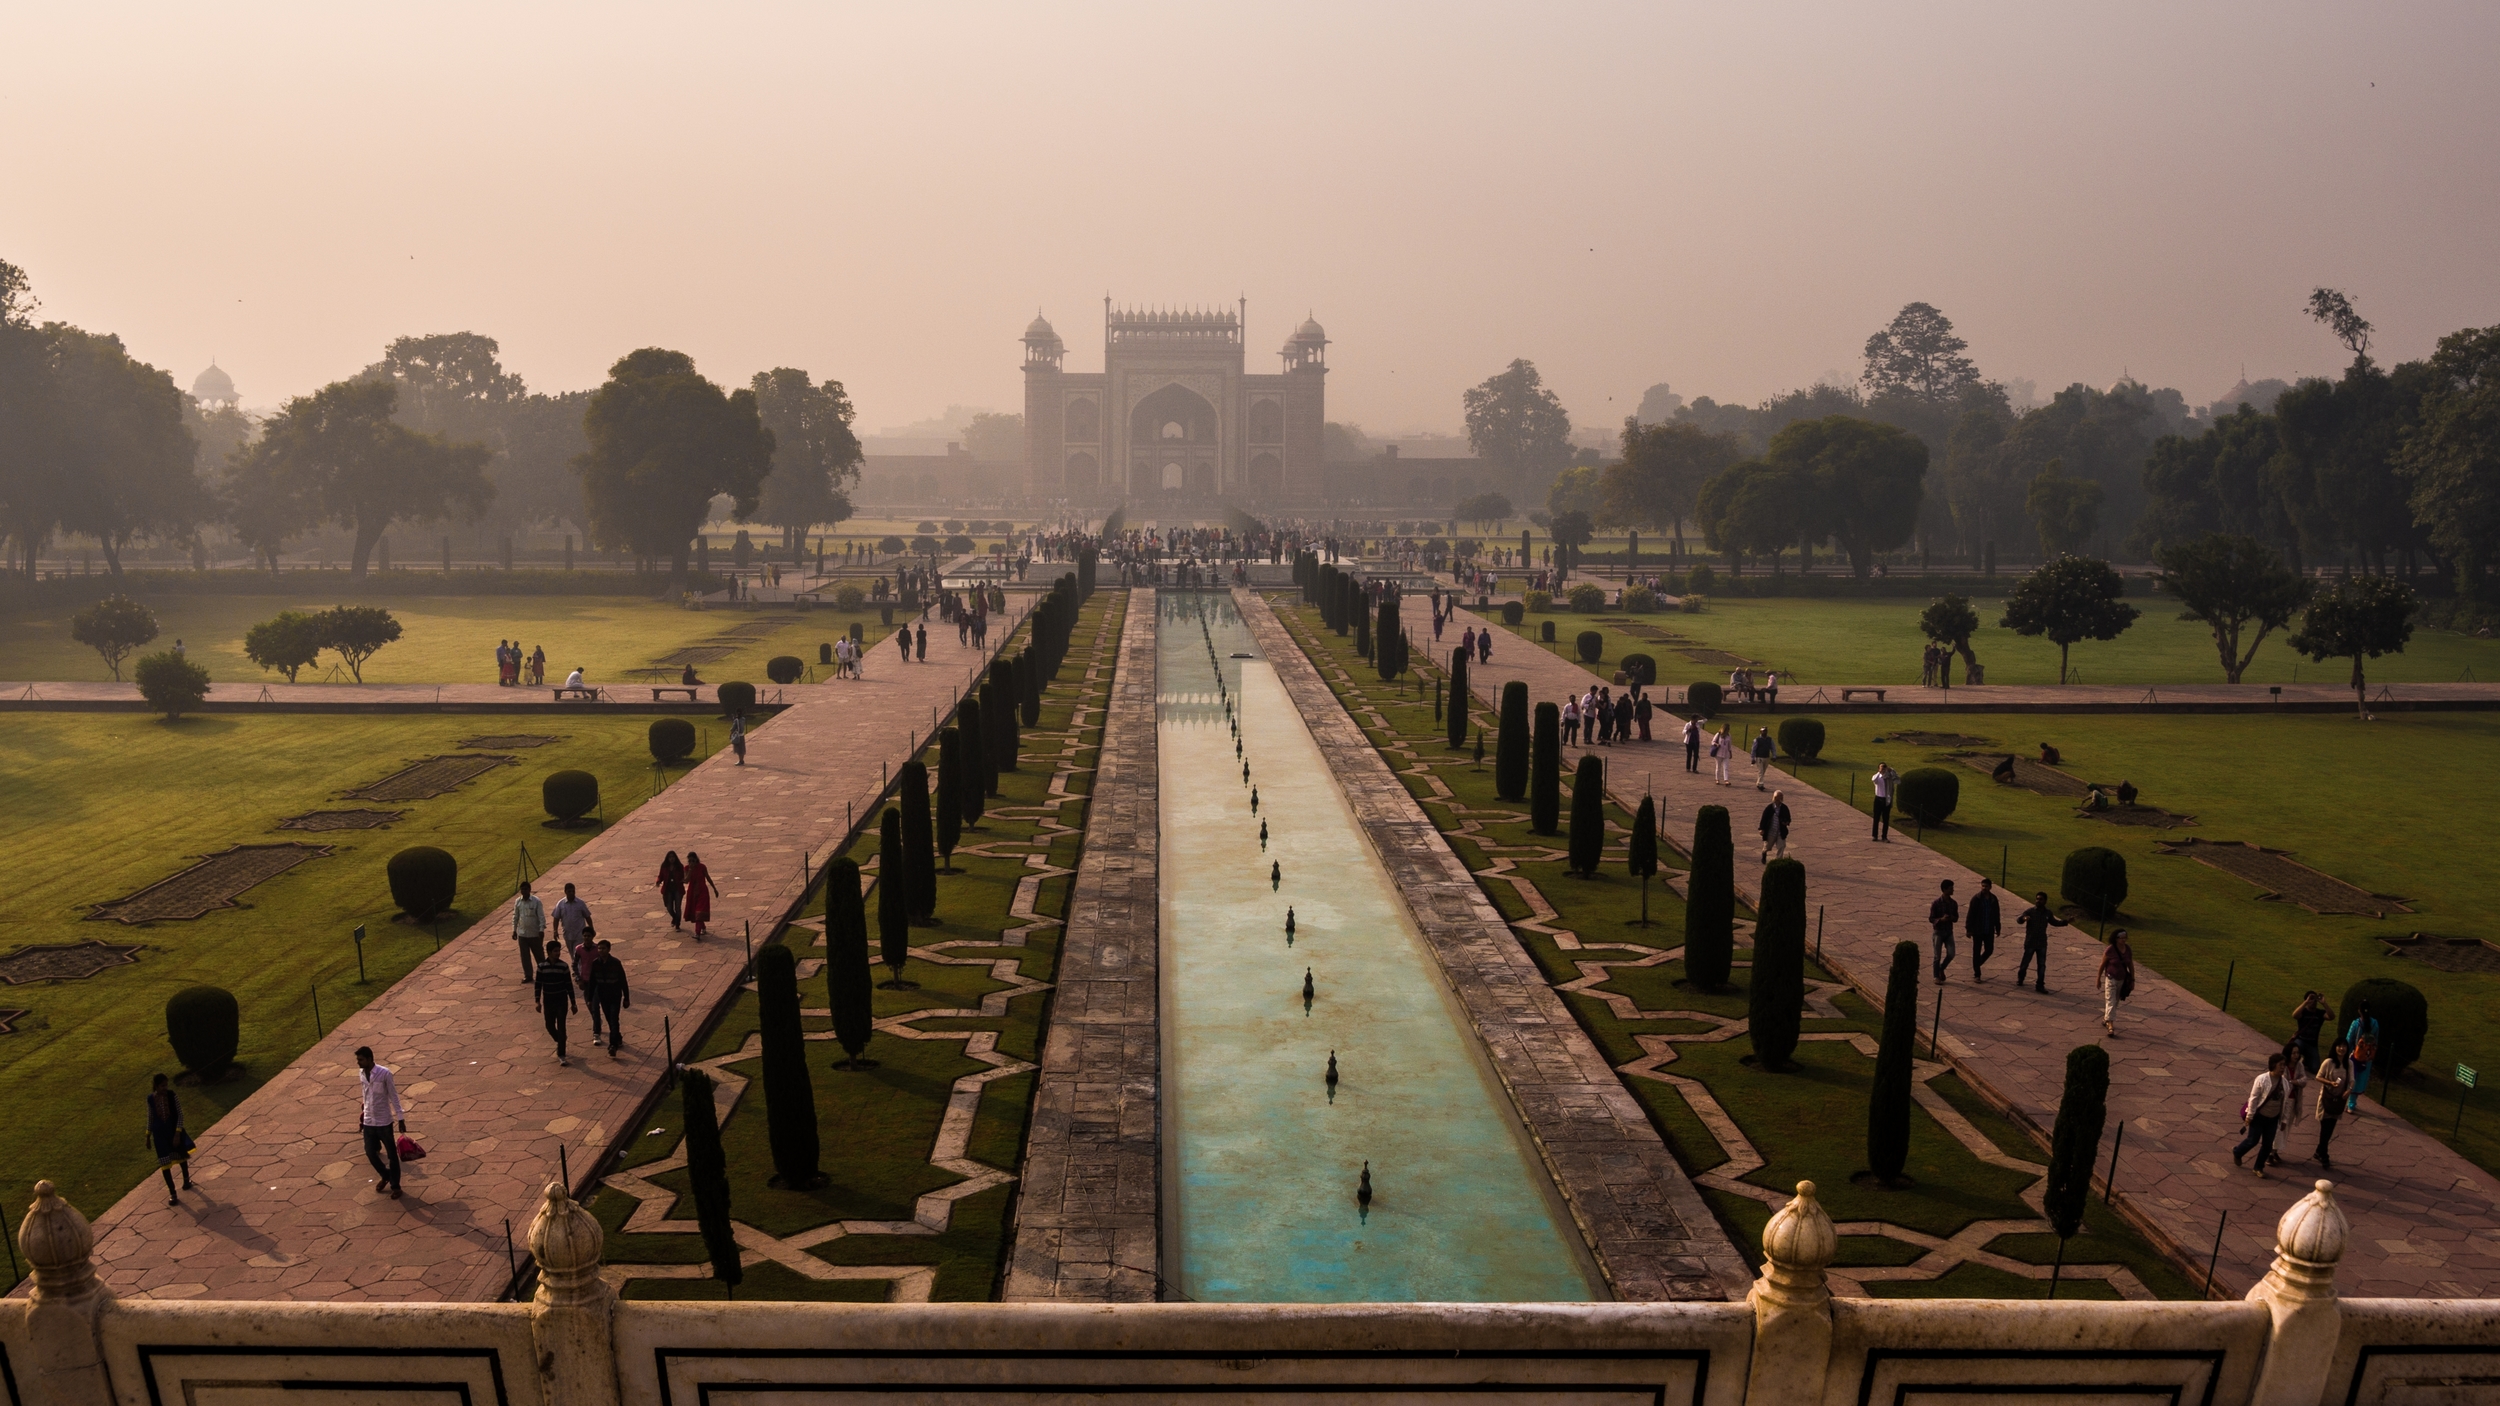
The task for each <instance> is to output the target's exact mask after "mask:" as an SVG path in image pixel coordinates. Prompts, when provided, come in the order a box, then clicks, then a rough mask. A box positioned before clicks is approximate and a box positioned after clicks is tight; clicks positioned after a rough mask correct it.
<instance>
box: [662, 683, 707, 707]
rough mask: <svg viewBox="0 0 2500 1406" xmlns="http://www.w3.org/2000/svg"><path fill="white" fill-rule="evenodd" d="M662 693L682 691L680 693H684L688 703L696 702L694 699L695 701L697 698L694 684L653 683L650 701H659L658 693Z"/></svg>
mask: <svg viewBox="0 0 2500 1406" xmlns="http://www.w3.org/2000/svg"><path fill="white" fill-rule="evenodd" d="M664 693H682V694H684V695H686V701H687V702H689V703H693V702H696V701H697V699H696V698H695V688H694V685H692V684H683V683H655V684H653V685H651V701H652V702H654V703H657V702H659V701H660V695H661V694H664Z"/></svg>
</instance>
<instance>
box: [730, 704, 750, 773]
mask: <svg viewBox="0 0 2500 1406" xmlns="http://www.w3.org/2000/svg"><path fill="white" fill-rule="evenodd" d="M729 750H731V751H733V752H735V753H737V754H738V765H740V766H745V765H746V764H747V715H746V714H744V713H740V714H738V715H737V716H736V717H733V718H731V719H730V720H729Z"/></svg>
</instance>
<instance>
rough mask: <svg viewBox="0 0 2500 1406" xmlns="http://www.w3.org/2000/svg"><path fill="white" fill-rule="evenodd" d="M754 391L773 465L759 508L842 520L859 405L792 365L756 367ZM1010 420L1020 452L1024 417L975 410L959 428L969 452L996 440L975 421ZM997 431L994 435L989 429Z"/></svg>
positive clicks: (784, 523)
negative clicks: (979, 436) (983, 435)
mask: <svg viewBox="0 0 2500 1406" xmlns="http://www.w3.org/2000/svg"><path fill="white" fill-rule="evenodd" d="M748 387H749V389H751V390H753V391H754V392H755V406H756V413H757V415H758V416H759V417H761V419H762V420H763V423H764V428H765V429H766V430H768V431H770V432H771V434H772V437H773V468H772V473H771V475H770V476H768V477H767V478H766V479H765V480H764V495H763V502H762V507H761V510H760V511H759V512H758V513H757V516H758V517H760V518H761V519H762V520H764V521H765V522H769V523H771V524H772V525H774V526H775V527H782V528H789V529H792V530H795V531H799V532H805V531H806V530H808V529H809V528H811V527H814V526H816V525H817V524H819V523H828V522H841V521H844V520H845V519H847V518H849V517H850V515H851V499H850V492H849V490H850V489H851V487H852V486H853V485H855V484H857V483H858V482H859V471H860V462H861V454H860V447H859V437H858V436H857V435H855V434H853V433H851V422H852V420H853V419H855V418H856V417H857V414H858V412H856V411H854V410H853V409H852V408H851V397H850V395H849V393H848V392H846V391H844V390H843V389H842V383H841V382H840V381H835V380H826V381H824V382H821V383H817V382H813V381H811V380H809V378H808V374H807V373H806V372H805V371H802V370H800V369H798V368H797V367H793V366H780V367H775V368H774V369H772V370H770V371H758V372H757V373H755V379H754V380H752V381H750V382H749V383H748ZM1000 420H1013V421H1014V424H1013V425H1012V426H1010V427H1008V428H1009V429H1011V430H1012V432H1013V436H1014V439H1015V447H1014V454H1013V456H1012V457H1015V458H1018V459H1021V458H1023V456H1024V417H1023V416H1021V415H1016V416H1003V415H991V414H987V413H984V414H981V415H976V416H974V417H973V418H972V426H971V427H968V428H966V430H965V431H964V435H965V439H966V447H967V448H971V449H972V452H973V457H975V458H995V457H998V455H997V454H996V453H995V452H994V451H995V450H996V449H997V447H998V446H997V445H995V444H993V443H988V441H987V440H984V441H983V444H984V445H986V449H985V448H984V447H982V445H975V444H973V443H972V437H973V429H974V428H978V427H980V426H982V425H983V424H984V423H985V422H994V421H1000ZM991 438H995V436H991Z"/></svg>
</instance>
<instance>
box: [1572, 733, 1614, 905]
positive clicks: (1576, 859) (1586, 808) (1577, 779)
mask: <svg viewBox="0 0 2500 1406" xmlns="http://www.w3.org/2000/svg"><path fill="white" fill-rule="evenodd" d="M1605 854H1606V760H1605V758H1603V757H1600V756H1598V755H1597V754H1596V753H1594V752H1589V753H1584V754H1582V756H1581V758H1580V770H1579V772H1578V774H1576V775H1575V776H1573V777H1572V778H1571V872H1572V873H1574V874H1577V875H1579V876H1580V877H1581V878H1583V879H1594V878H1596V877H1597V865H1598V861H1600V860H1601V859H1603V858H1604V857H1605Z"/></svg>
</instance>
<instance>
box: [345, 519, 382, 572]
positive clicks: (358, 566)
mask: <svg viewBox="0 0 2500 1406" xmlns="http://www.w3.org/2000/svg"><path fill="white" fill-rule="evenodd" d="M389 525H390V524H389V522H388V520H385V521H382V522H377V523H374V524H373V525H372V526H370V527H368V526H366V525H365V521H364V519H362V518H358V519H357V520H356V562H355V567H354V569H353V570H352V571H351V572H350V575H351V576H352V577H353V578H354V579H356V580H358V581H362V580H363V579H365V562H366V561H367V560H368V559H370V558H371V557H372V556H373V549H374V547H375V546H377V545H379V544H380V542H381V541H382V529H383V528H385V527H387V526H389Z"/></svg>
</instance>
